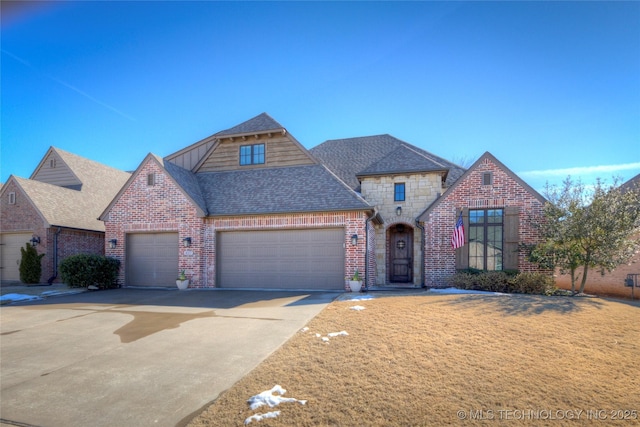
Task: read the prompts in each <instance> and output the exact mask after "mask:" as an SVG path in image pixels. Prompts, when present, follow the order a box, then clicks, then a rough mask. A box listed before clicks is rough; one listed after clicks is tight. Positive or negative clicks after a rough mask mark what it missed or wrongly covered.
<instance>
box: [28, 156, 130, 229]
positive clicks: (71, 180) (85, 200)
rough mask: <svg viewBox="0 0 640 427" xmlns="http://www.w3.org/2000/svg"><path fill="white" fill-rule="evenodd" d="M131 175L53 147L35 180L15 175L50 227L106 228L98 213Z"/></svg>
mask: <svg viewBox="0 0 640 427" xmlns="http://www.w3.org/2000/svg"><path fill="white" fill-rule="evenodd" d="M129 176H130V174H129V173H127V172H123V171H121V170H118V169H115V168H112V167H109V166H106V165H103V164H102V163H98V162H95V161H93V160H89V159H86V158H84V157H81V156H78V155H76V154H73V153H69V152H67V151H64V150H61V149H59V148H55V147H50V148H49V149H48V150H47V153H46V154H45V155H44V157H43V158H42V160H41V161H40V163H39V164H38V166H37V167H36V169H35V171H34V172H33V174H32V175H31V179H24V178H19V177H15V182H16V183H17V184H18V185H19V186H20V188H21V189H22V190H23V191H24V193H25V195H26V196H27V197H28V198H29V200H30V202H31V204H32V205H33V206H34V207H35V208H36V209H37V210H38V212H39V213H40V214H41V216H42V217H43V219H44V221H45V222H46V223H47V224H48V225H49V226H61V227H69V228H76V229H81V230H92V231H104V224H103V223H102V222H100V221H99V220H98V216H99V215H100V213H101V212H102V211H103V209H104V208H105V206H107V205H108V204H109V202H110V201H111V199H112V198H113V197H114V195H115V194H116V193H117V192H118V191H119V190H120V188H121V187H122V185H124V183H125V182H126V181H127V179H128V178H129Z"/></svg>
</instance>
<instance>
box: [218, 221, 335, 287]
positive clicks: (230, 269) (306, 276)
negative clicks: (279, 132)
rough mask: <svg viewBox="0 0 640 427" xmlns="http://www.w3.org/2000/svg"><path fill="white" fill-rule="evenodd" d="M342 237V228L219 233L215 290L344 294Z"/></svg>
mask: <svg viewBox="0 0 640 427" xmlns="http://www.w3.org/2000/svg"><path fill="white" fill-rule="evenodd" d="M344 233H345V232H344V229H342V228H330V229H307V230H268V231H263V230H260V231H226V232H219V233H218V235H217V253H218V256H217V263H218V264H217V270H218V284H219V285H218V286H219V287H222V288H265V289H327V290H329V289H335V290H343V289H344V271H345V269H344V259H345V249H344Z"/></svg>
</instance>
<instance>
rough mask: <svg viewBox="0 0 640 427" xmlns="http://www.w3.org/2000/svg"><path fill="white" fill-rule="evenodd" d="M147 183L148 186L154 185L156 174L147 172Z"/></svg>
mask: <svg viewBox="0 0 640 427" xmlns="http://www.w3.org/2000/svg"><path fill="white" fill-rule="evenodd" d="M147 185H148V186H149V187H151V186H153V185H156V174H155V173H149V174H147Z"/></svg>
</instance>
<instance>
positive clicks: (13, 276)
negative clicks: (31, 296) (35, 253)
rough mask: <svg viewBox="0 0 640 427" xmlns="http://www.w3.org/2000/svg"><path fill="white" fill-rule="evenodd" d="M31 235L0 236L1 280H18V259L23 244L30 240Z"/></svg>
mask: <svg viewBox="0 0 640 427" xmlns="http://www.w3.org/2000/svg"><path fill="white" fill-rule="evenodd" d="M31 236H32V233H2V234H0V277H1V278H2V280H20V270H19V268H20V259H21V258H22V253H21V252H20V248H24V245H25V243H27V242H28V241H29V240H31Z"/></svg>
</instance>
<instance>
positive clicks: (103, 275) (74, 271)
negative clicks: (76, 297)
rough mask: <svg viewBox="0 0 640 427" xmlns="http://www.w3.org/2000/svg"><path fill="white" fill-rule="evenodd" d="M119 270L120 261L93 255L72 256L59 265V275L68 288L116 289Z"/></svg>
mask: <svg viewBox="0 0 640 427" xmlns="http://www.w3.org/2000/svg"><path fill="white" fill-rule="evenodd" d="M119 269H120V260H118V259H116V258H109V257H104V256H102V255H93V254H79V255H72V256H70V257H67V258H65V259H64V261H62V263H60V275H61V276H62V280H63V281H64V282H65V283H66V284H67V286H69V287H70V288H86V287H88V286H90V285H94V286H97V287H99V288H101V289H108V288H115V287H118V283H117V278H118V270H119Z"/></svg>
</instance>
